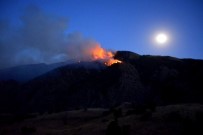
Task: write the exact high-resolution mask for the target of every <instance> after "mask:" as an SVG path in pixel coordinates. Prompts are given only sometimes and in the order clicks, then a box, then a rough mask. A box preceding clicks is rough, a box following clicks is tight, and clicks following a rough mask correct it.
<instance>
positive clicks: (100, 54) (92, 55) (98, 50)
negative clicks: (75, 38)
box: [84, 44, 122, 66]
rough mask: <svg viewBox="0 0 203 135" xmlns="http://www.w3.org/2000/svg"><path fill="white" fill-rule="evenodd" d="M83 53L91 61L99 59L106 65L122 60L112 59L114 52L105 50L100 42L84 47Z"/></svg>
mask: <svg viewBox="0 0 203 135" xmlns="http://www.w3.org/2000/svg"><path fill="white" fill-rule="evenodd" d="M84 54H85V55H87V56H89V59H90V60H91V61H101V62H103V63H104V64H105V65H106V66H111V65H112V64H115V63H122V61H120V60H118V59H114V55H115V52H112V51H107V50H105V49H104V48H102V47H101V46H100V44H95V45H94V46H92V47H89V48H88V49H87V48H86V49H85V52H84Z"/></svg>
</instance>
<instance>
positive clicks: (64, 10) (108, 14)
mask: <svg viewBox="0 0 203 135" xmlns="http://www.w3.org/2000/svg"><path fill="white" fill-rule="evenodd" d="M30 5H35V6H37V7H39V8H40V9H41V10H42V11H43V12H45V13H46V14H49V15H54V16H60V17H64V18H67V19H68V22H67V25H68V27H67V29H66V30H65V32H66V33H73V32H80V33H82V35H83V36H84V37H88V38H92V39H94V40H96V41H97V42H99V43H100V44H101V45H102V47H104V48H106V49H113V50H129V51H133V52H136V53H139V54H151V55H170V56H175V57H179V58H197V59H203V44H202V43H203V0H53V1H51V0H3V1H1V2H0V12H1V14H0V19H1V20H3V21H4V22H9V23H10V28H13V27H19V26H20V25H22V22H21V19H20V18H21V17H22V16H23V14H25V13H24V12H25V9H26V8H27V7H28V6H30ZM5 20H6V21H5ZM160 31H163V32H166V33H167V34H168V35H169V38H170V40H169V41H170V42H169V43H168V44H167V46H166V47H162V48H159V47H157V46H156V45H155V44H154V43H153V42H152V38H153V37H154V34H155V33H156V32H160ZM3 34H4V33H3ZM16 45H17V43H16Z"/></svg>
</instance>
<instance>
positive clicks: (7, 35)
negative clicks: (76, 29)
mask: <svg viewBox="0 0 203 135" xmlns="http://www.w3.org/2000/svg"><path fill="white" fill-rule="evenodd" d="M20 20H21V25H20V26H15V27H13V26H11V25H10V24H9V22H8V21H0V34H1V36H0V68H5V67H10V66H16V65H22V64H34V63H54V62H59V61H65V60H68V59H87V58H88V57H89V56H87V55H90V54H86V53H85V52H86V51H85V50H87V49H88V48H90V47H93V46H98V45H99V44H98V43H97V42H96V41H94V40H92V39H87V38H84V37H83V36H82V35H81V34H80V33H70V34H65V31H66V30H67V28H68V19H67V18H64V17H60V16H54V15H49V14H46V13H44V12H43V11H42V10H41V9H40V8H38V7H36V6H29V7H28V8H27V9H26V10H25V12H24V15H23V16H22V17H21V18H20Z"/></svg>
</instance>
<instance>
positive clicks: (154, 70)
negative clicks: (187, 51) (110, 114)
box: [0, 51, 203, 112]
mask: <svg viewBox="0 0 203 135" xmlns="http://www.w3.org/2000/svg"><path fill="white" fill-rule="evenodd" d="M115 58H117V59H119V60H122V61H123V62H122V63H121V64H113V65H112V66H109V67H107V66H105V65H103V64H101V63H99V62H84V63H75V64H70V65H67V66H63V67H60V68H57V69H54V70H52V71H50V72H48V73H46V74H43V75H41V76H39V77H37V78H35V79H33V80H31V81H29V82H27V83H26V84H23V85H21V84H15V86H14V87H8V86H7V84H9V83H7V84H5V83H3V85H2V87H1V90H0V93H2V92H4V95H6V96H5V97H4V98H2V99H4V100H2V99H0V100H1V101H0V102H1V103H3V104H4V106H5V105H8V107H7V108H10V109H7V111H11V110H12V109H13V108H14V107H13V105H15V109H13V110H12V111H16V112H59V111H64V110H71V109H75V108H88V107H112V106H117V105H119V104H121V103H122V102H130V103H132V104H133V105H134V106H140V105H144V106H147V105H148V104H150V105H151V104H154V105H168V104H178V103H203V98H202V97H203V61H202V60H193V59H178V58H174V57H169V56H150V55H144V56H142V55H139V54H136V53H133V52H128V51H118V52H117V54H116V56H115ZM12 85H14V83H13V84H12ZM15 88H16V89H15ZM5 89H6V91H11V93H12V91H14V92H13V94H10V95H9V94H5ZM16 91H17V92H16ZM11 95H12V96H11ZM5 98H6V99H10V100H9V101H10V102H9V104H7V103H6V102H5V101H7V100H5ZM16 104H17V105H16ZM4 111H5V110H1V112H4Z"/></svg>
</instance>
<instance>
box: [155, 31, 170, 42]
mask: <svg viewBox="0 0 203 135" xmlns="http://www.w3.org/2000/svg"><path fill="white" fill-rule="evenodd" d="M155 41H156V42H157V43H158V44H165V43H167V41H168V36H167V35H166V34H164V33H159V34H157V35H156V37H155Z"/></svg>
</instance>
